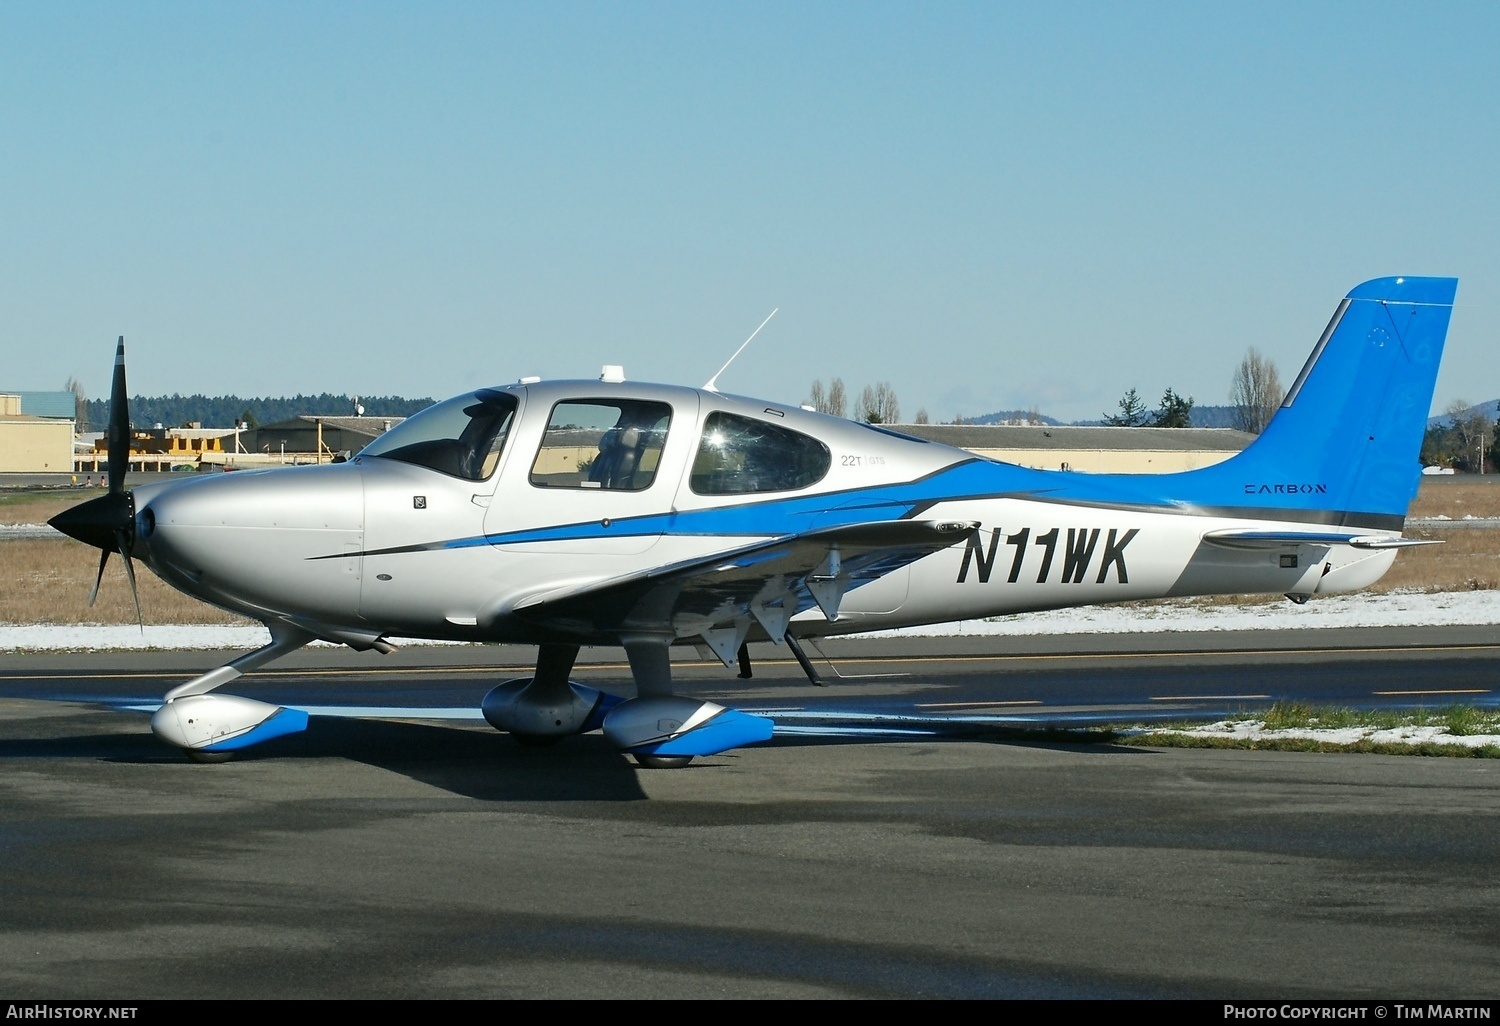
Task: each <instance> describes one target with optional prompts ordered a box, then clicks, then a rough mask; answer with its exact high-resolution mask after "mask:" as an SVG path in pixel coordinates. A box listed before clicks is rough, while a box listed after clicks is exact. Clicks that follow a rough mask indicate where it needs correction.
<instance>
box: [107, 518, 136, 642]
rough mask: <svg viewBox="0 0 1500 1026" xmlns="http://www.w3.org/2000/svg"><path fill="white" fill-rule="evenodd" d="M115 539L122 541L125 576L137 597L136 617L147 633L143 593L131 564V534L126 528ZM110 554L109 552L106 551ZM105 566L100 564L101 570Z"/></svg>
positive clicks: (132, 593)
mask: <svg viewBox="0 0 1500 1026" xmlns="http://www.w3.org/2000/svg"><path fill="white" fill-rule="evenodd" d="M115 540H116V541H117V542H119V543H120V555H121V556H123V557H125V576H126V577H128V578H130V597H131V598H133V599H135V618H136V621H137V622H139V623H140V625H141V633H142V634H145V633H146V617H145V615H144V614H142V613H141V593H140V592H139V591H137V590H136V587H135V567H133V566H131V565H130V535H129V534H127V533H126V532H125V531H124V530H120V531H116V532H115ZM105 555H109V553H107V552H106V553H105ZM103 569H104V566H103V564H102V563H101V564H100V570H103Z"/></svg>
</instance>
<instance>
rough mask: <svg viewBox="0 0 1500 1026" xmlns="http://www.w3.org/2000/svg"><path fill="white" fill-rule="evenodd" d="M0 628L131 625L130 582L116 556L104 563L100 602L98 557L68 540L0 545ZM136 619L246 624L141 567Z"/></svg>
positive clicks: (12, 542) (138, 572)
mask: <svg viewBox="0 0 1500 1026" xmlns="http://www.w3.org/2000/svg"><path fill="white" fill-rule="evenodd" d="M0 560H3V563H4V567H5V569H4V572H3V573H0V623H135V622H136V618H135V617H136V614H135V603H134V602H133V601H132V600H131V598H130V581H129V579H128V578H127V577H126V576H125V567H124V565H123V564H122V563H121V561H120V557H119V556H118V555H112V556H110V558H109V566H107V567H105V569H104V580H103V582H102V583H101V584H100V585H99V597H98V599H97V600H96V601H95V603H94V606H93V608H89V604H88V603H89V589H90V588H92V587H93V586H94V575H95V574H96V573H97V572H98V569H99V552H98V550H96V549H92V548H89V547H88V546H86V545H80V544H79V543H78V542H75V541H72V540H71V539H67V538H59V539H56V540H53V539H50V538H48V539H35V540H33V539H21V540H18V541H6V542H0ZM135 579H136V583H137V584H138V585H139V586H140V593H141V615H142V617H143V619H144V620H145V622H146V623H148V624H173V623H249V622H250V621H248V620H243V619H240V618H239V617H234V616H230V615H229V614H228V613H225V612H223V611H222V610H219V609H216V608H214V607H213V606H209V605H205V604H203V603H202V602H199V601H198V600H197V599H192V598H189V597H188V596H186V595H184V594H182V592H180V591H177V590H176V589H174V588H170V587H168V586H167V585H165V584H163V583H162V581H161V580H160V579H159V578H158V577H157V576H156V575H155V574H153V573H152V572H151V571H149V570H147V569H146V568H145V567H143V566H142V565H141V564H140V563H137V564H136V574H135Z"/></svg>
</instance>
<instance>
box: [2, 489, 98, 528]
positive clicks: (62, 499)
mask: <svg viewBox="0 0 1500 1026" xmlns="http://www.w3.org/2000/svg"><path fill="white" fill-rule="evenodd" d="M103 494H104V489H103V488H42V489H35V490H33V489H29V488H27V489H21V488H16V489H6V490H3V491H0V524H45V523H46V522H47V521H49V520H51V519H52V518H53V517H55V516H57V515H58V514H59V513H61V512H62V511H63V510H65V509H67V508H68V507H69V506H73V505H75V504H77V503H79V502H82V501H83V500H84V499H92V498H96V497H98V496H100V495H103Z"/></svg>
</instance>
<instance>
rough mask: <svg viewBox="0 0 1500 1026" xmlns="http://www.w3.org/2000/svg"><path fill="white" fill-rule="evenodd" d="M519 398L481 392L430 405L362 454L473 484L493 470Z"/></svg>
mask: <svg viewBox="0 0 1500 1026" xmlns="http://www.w3.org/2000/svg"><path fill="white" fill-rule="evenodd" d="M516 406H517V403H516V397H515V396H513V395H511V394H510V393H509V392H500V391H496V390H495V389H490V388H483V389H480V390H479V391H478V392H472V393H470V394H469V395H461V396H458V397H457V398H454V399H449V400H447V401H446V402H441V403H438V404H437V405H436V406H429V407H428V408H427V409H425V410H423V411H422V412H421V413H418V414H417V415H416V416H413V417H408V418H407V419H406V420H403V421H402V422H401V423H400V424H397V425H396V426H395V427H393V428H391V430H389V431H387V432H386V433H385V434H383V435H381V436H380V437H379V438H377V439H375V441H373V442H371V443H370V444H369V445H367V446H365V447H364V448H363V449H361V450H360V453H359V455H360V457H361V458H363V457H366V456H377V457H379V458H381V459H386V460H400V461H401V462H402V463H413V464H415V465H417V466H419V467H428V468H430V469H432V470H436V471H438V472H440V473H443V474H449V475H451V476H453V477H461V478H464V479H466V480H469V481H483V480H485V479H486V478H488V477H489V476H490V475H491V474H493V473H494V472H495V466H496V464H498V463H499V462H500V453H501V450H503V449H504V448H505V438H506V436H507V435H508V434H509V433H510V427H511V424H512V423H513V422H514V420H515V415H516Z"/></svg>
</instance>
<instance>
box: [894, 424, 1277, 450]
mask: <svg viewBox="0 0 1500 1026" xmlns="http://www.w3.org/2000/svg"><path fill="white" fill-rule="evenodd" d="M889 427H890V429H891V430H892V431H899V432H900V433H902V434H907V435H911V436H913V437H915V438H925V439H927V440H928V441H930V442H941V443H943V444H944V445H952V446H957V447H958V448H960V449H1104V450H1148V449H1155V450H1161V451H1165V452H1173V451H1177V452H1181V451H1212V452H1238V451H1239V450H1241V449H1243V448H1245V446H1247V445H1249V444H1250V443H1251V442H1253V441H1255V437H1256V436H1255V435H1252V434H1250V433H1249V432H1247V431H1235V430H1233V429H1231V428H1152V427H1071V426H1070V427H1063V426H1061V425H1044V424H891V425H889Z"/></svg>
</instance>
